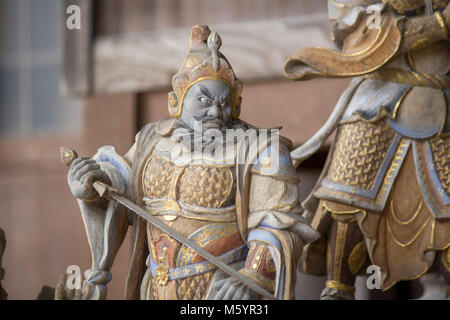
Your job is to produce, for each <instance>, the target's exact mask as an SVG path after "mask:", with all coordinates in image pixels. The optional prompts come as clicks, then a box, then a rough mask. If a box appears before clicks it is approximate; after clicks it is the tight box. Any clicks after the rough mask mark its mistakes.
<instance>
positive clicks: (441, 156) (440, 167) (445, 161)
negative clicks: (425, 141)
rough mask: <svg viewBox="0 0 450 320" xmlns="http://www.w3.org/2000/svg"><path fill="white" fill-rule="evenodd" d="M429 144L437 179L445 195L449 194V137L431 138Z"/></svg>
mask: <svg viewBox="0 0 450 320" xmlns="http://www.w3.org/2000/svg"><path fill="white" fill-rule="evenodd" d="M430 145H431V152H432V153H433V160H434V166H435V168H436V172H437V174H438V177H439V180H440V181H441V184H442V187H443V188H444V190H445V192H446V193H447V195H448V196H450V137H447V138H445V139H439V138H436V139H433V140H431V141H430Z"/></svg>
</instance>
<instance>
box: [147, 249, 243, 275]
mask: <svg viewBox="0 0 450 320" xmlns="http://www.w3.org/2000/svg"><path fill="white" fill-rule="evenodd" d="M247 250H248V249H247V246H246V245H241V246H239V247H237V248H235V249H232V250H230V251H228V252H226V253H224V254H222V255H220V256H218V257H217V258H218V259H220V260H221V261H222V262H224V263H226V264H230V263H235V262H239V261H242V260H244V259H245V258H246V256H247ZM158 265H159V264H157V263H156V262H155V261H154V260H153V259H152V257H151V256H150V255H149V256H148V258H147V266H149V268H150V271H151V273H152V276H156V275H157V271H156V268H157V267H158ZM215 268H216V266H215V265H214V264H213V263H211V262H209V261H207V260H204V261H201V262H198V263H194V264H190V265H187V266H182V267H176V268H168V269H169V279H170V280H177V279H184V278H187V277H192V276H196V275H199V274H202V273H206V272H208V271H210V270H213V269H215Z"/></svg>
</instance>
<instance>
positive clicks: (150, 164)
mask: <svg viewBox="0 0 450 320" xmlns="http://www.w3.org/2000/svg"><path fill="white" fill-rule="evenodd" d="M178 169H180V167H177V166H176V165H175V164H174V163H173V162H171V161H170V160H169V159H166V158H164V157H161V156H158V155H156V154H155V155H152V156H151V158H150V159H149V160H148V161H147V163H146V165H145V168H144V174H143V177H142V179H143V182H142V184H143V191H144V195H145V196H146V197H148V198H151V199H165V198H171V199H172V198H176V199H179V200H181V201H183V202H184V203H186V204H189V205H196V206H199V207H204V208H220V207H221V206H222V205H223V204H224V203H225V202H226V200H227V199H228V198H229V196H230V194H231V191H232V189H233V173H232V171H231V169H230V167H226V166H212V165H191V166H188V167H186V168H183V169H184V170H183V172H182V174H181V176H180V177H179V178H177V177H176V176H177V175H178V174H179V173H180V170H178ZM171 190H176V191H177V192H176V194H171Z"/></svg>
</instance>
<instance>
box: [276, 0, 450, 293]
mask: <svg viewBox="0 0 450 320" xmlns="http://www.w3.org/2000/svg"><path fill="white" fill-rule="evenodd" d="M328 7H329V16H330V19H331V20H332V21H333V22H334V24H335V27H334V31H333V36H334V40H335V42H336V43H337V45H338V46H339V47H340V48H341V51H339V52H338V51H334V50H329V49H325V48H305V49H301V50H299V51H298V52H297V54H296V55H295V56H293V57H292V58H290V59H289V60H288V61H287V62H286V64H285V69H284V71H285V75H286V76H287V77H288V78H289V79H291V80H308V79H312V78H317V77H353V78H354V79H353V81H352V82H351V84H350V86H349V87H348V88H347V90H346V91H345V92H344V93H343V95H342V96H341V98H340V100H339V102H338V103H337V105H336V107H335V109H334V111H333V113H332V114H331V117H330V119H329V120H328V121H327V123H326V124H325V125H324V127H323V128H322V129H320V130H319V131H318V132H317V133H316V135H314V136H313V137H312V138H311V139H310V140H309V141H308V142H307V143H305V144H304V145H302V146H300V147H299V148H298V149H296V150H294V151H293V152H292V153H291V156H292V158H293V159H294V162H295V164H296V165H298V164H299V163H300V162H301V161H302V160H304V159H306V158H307V157H309V156H310V155H311V154H313V153H314V152H316V151H317V150H318V148H319V147H320V146H321V145H323V143H324V142H325V140H326V138H327V137H329V136H330V134H331V133H332V132H334V131H336V135H335V140H334V142H333V144H332V148H331V150H330V153H329V157H328V160H327V162H326V165H325V168H324V170H323V172H322V175H321V177H320V179H319V182H318V184H317V185H316V187H315V188H314V190H313V192H312V193H311V195H310V196H309V198H308V199H307V200H306V201H305V202H304V203H303V207H304V208H305V210H306V211H305V214H304V216H305V217H307V218H308V219H309V220H311V221H312V223H311V224H312V227H313V228H315V229H316V230H318V231H319V232H320V233H321V235H322V237H321V238H320V239H319V240H317V241H315V242H313V243H311V244H309V245H308V246H307V247H305V252H304V255H303V256H302V262H301V268H302V270H303V271H304V272H306V273H310V274H315V275H325V274H326V275H327V276H328V281H327V282H326V288H325V290H324V291H323V292H322V298H323V299H352V298H354V290H355V289H354V282H355V277H356V275H357V274H358V273H359V272H360V271H361V270H364V271H365V268H363V267H364V266H368V265H369V264H371V265H375V266H377V267H378V268H379V270H380V284H381V288H382V289H383V290H387V289H389V288H391V287H392V286H393V285H394V284H395V283H397V282H398V281H401V280H412V279H417V278H419V277H421V276H422V275H423V274H425V273H426V272H428V271H438V272H440V274H442V275H443V276H444V277H445V279H446V281H447V282H448V284H450V253H449V245H450V175H449V173H450V137H449V133H450V112H449V111H450V109H449V108H450V78H449V70H450V43H449V26H450V7H449V0H433V1H431V0H383V1H379V0H328Z"/></svg>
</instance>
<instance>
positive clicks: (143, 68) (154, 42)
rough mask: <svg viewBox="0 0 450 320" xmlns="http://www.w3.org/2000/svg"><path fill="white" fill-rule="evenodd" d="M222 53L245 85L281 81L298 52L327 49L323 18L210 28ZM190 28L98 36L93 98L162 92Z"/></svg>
mask: <svg viewBox="0 0 450 320" xmlns="http://www.w3.org/2000/svg"><path fill="white" fill-rule="evenodd" d="M210 28H211V29H212V30H215V31H217V32H218V33H219V34H220V35H221V37H222V41H223V43H224V44H223V47H222V49H221V51H222V52H223V53H224V55H225V56H226V57H227V58H228V60H229V61H230V63H231V65H232V66H233V68H234V70H235V72H236V74H237V76H238V77H239V78H240V79H242V80H244V81H249V80H264V79H274V78H282V77H283V75H282V70H283V64H284V61H285V60H286V59H287V58H288V57H290V56H291V55H293V54H294V53H295V52H296V51H297V50H298V49H299V48H301V47H305V46H328V47H331V46H332V43H331V41H330V40H329V31H330V29H329V28H330V26H329V21H328V16H327V15H326V14H322V13H320V14H312V15H308V16H306V15H305V16H300V17H291V18H280V19H273V20H264V21H252V22H239V23H227V24H218V25H210ZM189 32H190V27H185V28H178V29H168V30H164V31H161V30H159V31H149V32H139V33H127V34H121V35H116V36H114V35H110V36H106V37H101V38H99V39H97V40H96V41H95V44H94V56H93V59H94V90H93V93H94V94H105V93H108V94H109V93H118V92H136V91H148V90H154V89H166V88H168V87H169V86H170V84H171V78H172V76H173V75H174V74H175V73H176V72H177V69H178V67H179V66H180V64H181V62H182V61H183V59H184V58H185V57H186V54H187V52H188V46H189Z"/></svg>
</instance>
